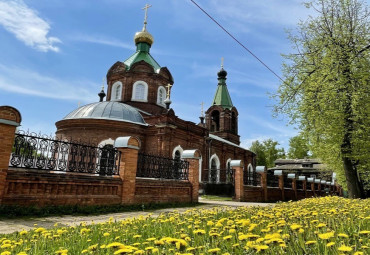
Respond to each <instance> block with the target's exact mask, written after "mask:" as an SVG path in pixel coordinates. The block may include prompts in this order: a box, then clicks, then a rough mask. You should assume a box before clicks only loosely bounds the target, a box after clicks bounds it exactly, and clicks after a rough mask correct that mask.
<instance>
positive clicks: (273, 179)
mask: <svg viewBox="0 0 370 255" xmlns="http://www.w3.org/2000/svg"><path fill="white" fill-rule="evenodd" d="M266 178H267V186H268V187H279V179H278V176H275V175H274V171H269V170H268V171H267V175H266Z"/></svg>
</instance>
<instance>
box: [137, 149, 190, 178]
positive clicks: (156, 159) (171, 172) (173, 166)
mask: <svg viewBox="0 0 370 255" xmlns="http://www.w3.org/2000/svg"><path fill="white" fill-rule="evenodd" d="M136 177H146V178H159V179H174V180H189V162H187V161H184V160H180V159H171V158H166V157H160V156H154V155H147V154H143V153H139V155H138V162H137V172H136Z"/></svg>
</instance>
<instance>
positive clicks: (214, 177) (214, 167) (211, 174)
mask: <svg viewBox="0 0 370 255" xmlns="http://www.w3.org/2000/svg"><path fill="white" fill-rule="evenodd" d="M209 167H210V169H209V170H208V181H209V182H210V183H219V182H220V159H219V158H218V157H217V155H216V154H213V155H212V157H211V158H210V160H209Z"/></svg>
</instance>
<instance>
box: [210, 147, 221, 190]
mask: <svg viewBox="0 0 370 255" xmlns="http://www.w3.org/2000/svg"><path fill="white" fill-rule="evenodd" d="M213 159H215V160H216V168H217V177H216V183H219V182H220V159H219V157H218V156H217V154H216V153H214V154H213V155H212V156H211V158H210V159H209V169H211V167H212V160H213Z"/></svg>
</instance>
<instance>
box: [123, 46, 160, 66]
mask: <svg viewBox="0 0 370 255" xmlns="http://www.w3.org/2000/svg"><path fill="white" fill-rule="evenodd" d="M149 49H150V45H149V44H147V43H138V44H137V45H136V52H135V53H134V54H133V55H132V56H131V57H129V58H128V59H126V60H125V61H124V63H125V65H126V66H127V68H128V70H130V68H131V66H132V65H133V64H135V63H137V62H139V61H142V60H144V61H145V62H146V63H148V64H149V65H151V66H152V67H153V68H154V71H155V72H156V73H158V72H159V69H161V66H160V65H159V64H158V63H157V61H155V59H154V58H153V57H152V55H150V53H149Z"/></svg>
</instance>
